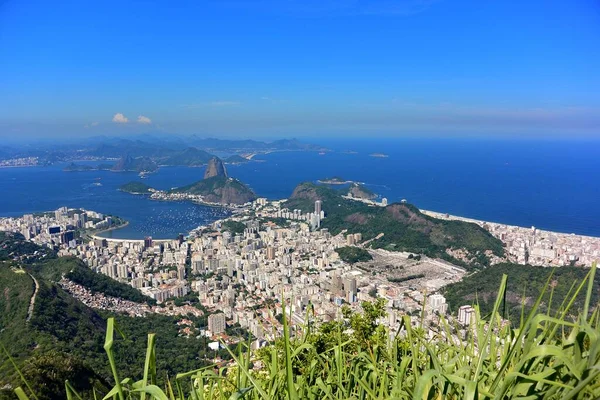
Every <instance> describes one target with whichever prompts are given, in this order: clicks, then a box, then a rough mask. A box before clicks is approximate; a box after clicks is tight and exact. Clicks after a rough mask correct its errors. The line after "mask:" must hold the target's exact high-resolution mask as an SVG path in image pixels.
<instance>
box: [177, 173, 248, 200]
mask: <svg viewBox="0 0 600 400" xmlns="http://www.w3.org/2000/svg"><path fill="white" fill-rule="evenodd" d="M170 193H187V194H195V195H200V196H202V197H203V198H204V200H205V201H207V202H211V203H220V204H244V203H247V202H249V201H253V200H255V199H256V194H254V192H253V191H252V190H251V189H250V188H249V187H248V186H246V185H244V184H243V183H242V182H241V181H239V180H237V179H234V178H227V177H225V176H214V177H212V178H207V179H203V180H201V181H198V182H196V183H192V184H191V185H187V186H182V187H179V188H176V189H173V190H171V191H170Z"/></svg>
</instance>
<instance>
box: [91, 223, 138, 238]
mask: <svg viewBox="0 0 600 400" xmlns="http://www.w3.org/2000/svg"><path fill="white" fill-rule="evenodd" d="M128 225H129V221H125V223H123V224H121V225H119V226H113V227H110V228H107V229H103V230H101V231H98V232H94V234H93V235H89V236H90V237H92V238H94V237H96V236H98V235H101V234H103V233H105V232H110V231H116V230H117V229H121V228H125V227H126V226H128ZM98 237H101V236H98Z"/></svg>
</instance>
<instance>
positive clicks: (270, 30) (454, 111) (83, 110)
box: [0, 0, 600, 139]
mask: <svg viewBox="0 0 600 400" xmlns="http://www.w3.org/2000/svg"><path fill="white" fill-rule="evenodd" d="M598 22H600V7H599V6H598V5H597V4H596V3H594V2H592V1H585V0H582V1H575V2H569V3H566V2H541V1H535V2H530V3H527V4H519V5H518V6H516V5H514V4H506V3H502V4H500V3H488V4H480V3H475V2H470V1H461V2H450V1H419V0H406V1H374V2H368V3H367V2H362V1H349V0H348V1H347V0H339V1H334V2H328V3H327V4H325V5H324V4H320V3H317V2H314V1H304V2H299V1H289V2H285V3H282V2H272V1H259V2H254V3H252V4H247V3H241V2H235V1H222V2H206V1H205V2H198V3H197V4H194V3H191V2H190V3H188V2H183V3H178V4H177V5H176V6H174V5H168V4H166V3H137V2H127V3H126V4H121V3H117V2H110V1H109V2H103V3H102V4H101V5H85V4H79V3H73V4H65V3H63V4H45V3H43V2H37V1H28V2H18V3H17V2H10V1H9V2H5V3H4V4H3V5H2V6H0V53H1V54H5V55H8V57H6V58H5V59H4V60H3V63H2V65H0V76H2V78H0V137H2V138H3V139H4V138H6V139H8V138H14V137H15V136H18V137H23V138H47V137H61V136H62V137H69V136H78V137H80V136H97V135H133V134H139V133H145V132H163V133H176V134H192V133H195V134H198V135H204V136H227V137H291V136H297V137H300V138H301V137H311V136H319V135H323V134H327V135H329V136H332V137H336V136H338V137H339V136H343V135H344V136H356V137H360V136H365V135H370V136H371V135H377V136H392V137H394V136H423V135H425V136H431V135H441V136H522V135H525V136H530V137H548V136H554V137H556V136H558V137H562V136H572V135H575V136H579V137H597V136H598V130H597V128H598V126H600V118H599V117H598V115H600V113H599V112H598V111H599V110H600V94H599V93H600V90H598V89H599V88H600V79H599V77H600V75H599V74H598V72H597V68H595V67H596V66H597V65H598V61H600V56H599V54H598V52H597V50H596V43H597V41H598V39H600V24H599V23H598Z"/></svg>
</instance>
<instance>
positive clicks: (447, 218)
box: [419, 208, 600, 240]
mask: <svg viewBox="0 0 600 400" xmlns="http://www.w3.org/2000/svg"><path fill="white" fill-rule="evenodd" d="M419 211H421V213H423V214H425V215H427V216H430V217H433V218H437V219H442V220H445V221H463V222H470V223H473V224H477V225H479V226H481V225H483V224H493V225H501V226H506V227H509V228H518V229H531V228H532V227H531V226H521V225H511V224H507V223H504V222H497V221H484V220H481V219H475V218H468V217H461V216H460V215H452V214H448V213H443V212H439V211H431V210H425V209H421V208H420V209H419ZM535 229H536V230H537V231H538V232H544V233H551V234H554V235H563V236H571V237H580V238H583V239H593V240H598V239H600V236H590V235H580V234H578V233H574V232H560V231H550V230H547V229H541V228H538V227H535Z"/></svg>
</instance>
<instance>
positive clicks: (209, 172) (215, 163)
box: [204, 157, 227, 179]
mask: <svg viewBox="0 0 600 400" xmlns="http://www.w3.org/2000/svg"><path fill="white" fill-rule="evenodd" d="M215 176H222V177H225V178H227V170H226V169H225V165H223V161H221V159H220V158H218V157H212V158H211V159H210V160H209V161H208V165H207V166H206V170H205V171H204V179H209V178H213V177H215Z"/></svg>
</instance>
